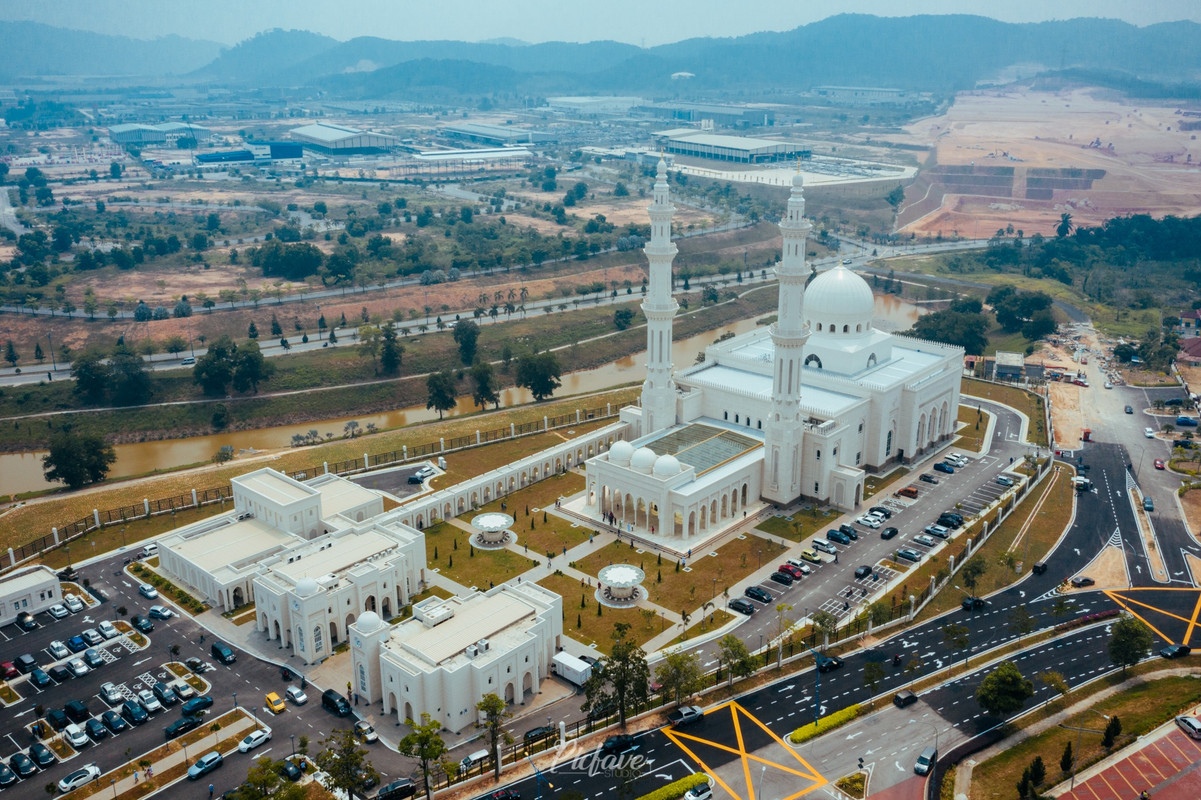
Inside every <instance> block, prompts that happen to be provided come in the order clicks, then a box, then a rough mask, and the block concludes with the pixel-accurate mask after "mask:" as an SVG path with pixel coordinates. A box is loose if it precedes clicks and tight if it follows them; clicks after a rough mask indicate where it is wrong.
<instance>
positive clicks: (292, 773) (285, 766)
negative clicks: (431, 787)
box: [279, 758, 412, 797]
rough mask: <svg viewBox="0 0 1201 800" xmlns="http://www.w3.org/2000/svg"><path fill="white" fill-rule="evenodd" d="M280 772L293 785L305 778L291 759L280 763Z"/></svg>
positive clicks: (382, 791)
mask: <svg viewBox="0 0 1201 800" xmlns="http://www.w3.org/2000/svg"><path fill="white" fill-rule="evenodd" d="M279 771H280V772H281V773H283V776H284V777H285V778H287V779H288V780H290V781H292V782H293V783H295V782H296V781H298V780H300V779H301V778H302V777H303V773H301V771H300V767H298V766H296V762H295V761H293V760H291V759H290V758H285V759H284V760H283V761H281V762H279ZM393 783H397V781H393ZM410 783H412V781H410ZM388 785H389V786H391V785H392V784H388ZM383 793H384V790H383V789H380V792H379V795H376V796H377V797H379V796H380V795H382V794H383ZM410 796H411V795H410Z"/></svg>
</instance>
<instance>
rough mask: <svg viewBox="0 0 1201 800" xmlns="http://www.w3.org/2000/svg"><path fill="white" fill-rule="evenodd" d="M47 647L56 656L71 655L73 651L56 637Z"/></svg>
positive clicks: (64, 656)
mask: <svg viewBox="0 0 1201 800" xmlns="http://www.w3.org/2000/svg"><path fill="white" fill-rule="evenodd" d="M46 649H47V650H49V651H50V655H52V656H54V657H55V658H66V657H67V656H69V655H71V651H70V650H68V649H67V646H66V645H65V644H63V643H62V642H60V641H59V640H58V639H55V640H54V641H53V642H51V643H50V646H49V647H47V648H46Z"/></svg>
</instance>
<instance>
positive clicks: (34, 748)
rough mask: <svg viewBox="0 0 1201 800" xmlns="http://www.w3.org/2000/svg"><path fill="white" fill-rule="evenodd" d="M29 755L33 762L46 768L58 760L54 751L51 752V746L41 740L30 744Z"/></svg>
mask: <svg viewBox="0 0 1201 800" xmlns="http://www.w3.org/2000/svg"><path fill="white" fill-rule="evenodd" d="M29 757H30V758H32V759H33V763H35V764H37V765H38V766H39V767H41V768H42V769H45V768H46V767H48V766H50V765H51V764H53V763H55V762H56V761H58V759H57V758H55V757H54V753H53V752H51V750H50V748H49V747H47V746H46V745H44V744H42V743H41V742H34V743H33V744H31V745H29Z"/></svg>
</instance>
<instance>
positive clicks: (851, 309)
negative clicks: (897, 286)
mask: <svg viewBox="0 0 1201 800" xmlns="http://www.w3.org/2000/svg"><path fill="white" fill-rule="evenodd" d="M875 310H876V298H875V296H874V295H873V294H872V288H871V287H870V286H868V285H867V281H865V280H864V279H863V278H861V277H860V276H859V275H856V274H855V273H854V272H852V271H851V270H849V269H847V268H846V267H844V266H842V265H841V264H840V265H838V266H836V267H835V268H834V269H831V270H828V271H826V272H823V273H822V274H820V275H818V276H817V277H816V278H814V279H813V282H812V283H811V284H809V288H808V289H806V290H805V322H806V324H807V325H808V326H809V331H810V333H811V335H813V336H854V335H860V336H862V335H864V334H867V333H870V332H871V329H872V317H873V316H875Z"/></svg>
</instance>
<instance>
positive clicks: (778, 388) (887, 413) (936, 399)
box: [584, 161, 963, 552]
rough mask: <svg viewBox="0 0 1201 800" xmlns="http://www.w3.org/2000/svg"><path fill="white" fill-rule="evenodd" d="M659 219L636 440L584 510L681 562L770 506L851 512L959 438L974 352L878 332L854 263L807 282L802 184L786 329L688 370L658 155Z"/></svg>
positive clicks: (624, 444) (759, 334) (599, 468)
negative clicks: (681, 359) (808, 505)
mask: <svg viewBox="0 0 1201 800" xmlns="http://www.w3.org/2000/svg"><path fill="white" fill-rule="evenodd" d="M649 212H650V220H651V236H650V241H649V242H648V244H647V245H646V248H645V251H646V256H647V260H648V262H649V271H650V280H649V286H648V290H647V295H646V300H645V302H644V303H643V304H642V310H643V312H644V313H645V315H646V319H647V334H646V336H647V367H646V371H647V375H646V381H645V382H644V383H643V385H642V397H641V403H640V404H639V405H638V406H632V407H629V408H625V409H623V410H622V412H621V418H622V420H623V421H624V422H625V423H627V425H628V426H629V434H628V440H623V441H618V442H615V443H614V444H613V446H612V447H611V448H610V449H609V451H608V452H606V453H602V454H600V455H598V456H596V457H594V458H591V459H589V460H588V461H587V462H586V474H587V494H586V495H585V498H586V499H585V503H586V505H585V508H584V511H586V512H587V513H590V514H592V515H594V516H601V517H608V515H613V516H614V517H615V521H616V522H617V524H618V525H619V526H620V527H621V528H623V529H626V530H633V531H636V532H638V533H639V535H641V536H651V537H653V538H654V539H655V540H656V541H658V542H659V543H661V544H663V545H664V546H666V547H669V548H671V549H674V550H677V551H680V552H683V551H684V550H686V549H689V548H691V547H693V546H695V545H697V544H699V543H701V542H703V541H705V540H707V539H710V538H712V537H713V536H715V535H717V534H718V533H720V532H722V531H723V530H724V529H726V528H727V527H729V526H730V525H731V524H733V522H734V521H735V520H736V519H737V520H740V519H741V518H742V517H743V516H744V515H745V513H746V509H747V507H748V506H755V507H758V506H759V504H760V503H761V502H768V503H774V504H777V505H780V506H787V505H789V504H792V503H794V502H795V501H798V500H813V501H818V502H822V503H829V504H831V505H833V506H835V507H837V508H840V509H843V510H853V509H855V508H857V507H858V506H859V505H860V503H861V501H862V498H863V483H864V479H865V477H866V475H867V473H868V472H879V471H882V470H886V469H887V468H889V467H890V466H892V465H895V464H905V463H909V462H911V461H913V460H914V459H917V458H920V457H921V456H923V455H925V454H928V453H929V452H930V451H931V450H932V449H935V448H938V447H940V446H942V445H943V444H945V443H946V442H947V441H948V440H949V439H950V437H951V436H952V434H953V433H954V431H955V428H956V422H957V418H958V408H959V379H960V373H961V366H962V364H963V350H962V349H961V348H958V347H952V346H950V345H945V344H939V343H937V342H929V341H923V340H920V339H914V338H909V337H905V336H896V335H893V334H889V333H885V332H884V331H880V330H877V329H876V328H874V327H872V318H873V315H874V308H875V298H874V297H873V295H872V290H871V288H870V287H869V286H868V284H867V282H866V281H864V280H863V278H861V277H859V276H858V275H856V274H855V273H854V272H852V271H851V270H849V269H846V268H845V267H842V266H837V267H835V268H833V269H831V270H828V271H826V272H823V273H822V274H820V275H818V276H817V277H816V278H814V279H812V282H811V283H809V284H808V285H806V281H808V280H809V279H810V277H811V272H810V269H809V268H808V267H807V266H806V264H805V244H806V237H807V236H808V233H809V230H810V228H811V227H812V226H811V225H810V223H809V222H808V221H806V220H805V198H804V194H803V191H802V179H801V176H800V175H799V174H798V175H797V176H796V177H795V178H794V179H793V186H792V193H791V196H790V197H789V199H788V211H787V214H786V216H785V218H784V220H783V221H782V222H781V223H780V231H781V233H782V235H783V256H782V258H781V259H780V262H779V264H778V265H777V267H776V274H777V276H778V278H779V292H780V298H779V310H778V314H777V320H776V323H775V324H774V325H772V326H771V327H770V328H769V329H760V330H755V331H751V332H749V333H745V334H743V335H741V336H737V337H734V338H732V339H728V340H726V341H723V342H719V343H717V344H714V345H712V346H710V347H708V348H707V349H706V350H705V359H704V361H703V362H702V363H700V364H697V365H695V366H692V367H689V368H688V369H685V370H682V371H679V372H675V371H674V370H673V368H672V363H671V341H672V317H674V316H675V312H676V310H677V308H678V307H679V306H678V305H677V303H676V301H675V300H674V298H673V297H672V295H671V264H672V260H673V259H674V257H675V254H676V247H675V245H674V244H672V242H671V220H672V216H673V214H674V212H675V208H674V207H673V206H672V205H671V200H670V197H669V195H668V185H667V168H666V165H665V164H664V163H663V162H662V161H660V162H659V170H658V176H657V180H656V183H655V189H654V201H653V203H652V204H651V206H650V208H649Z"/></svg>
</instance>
